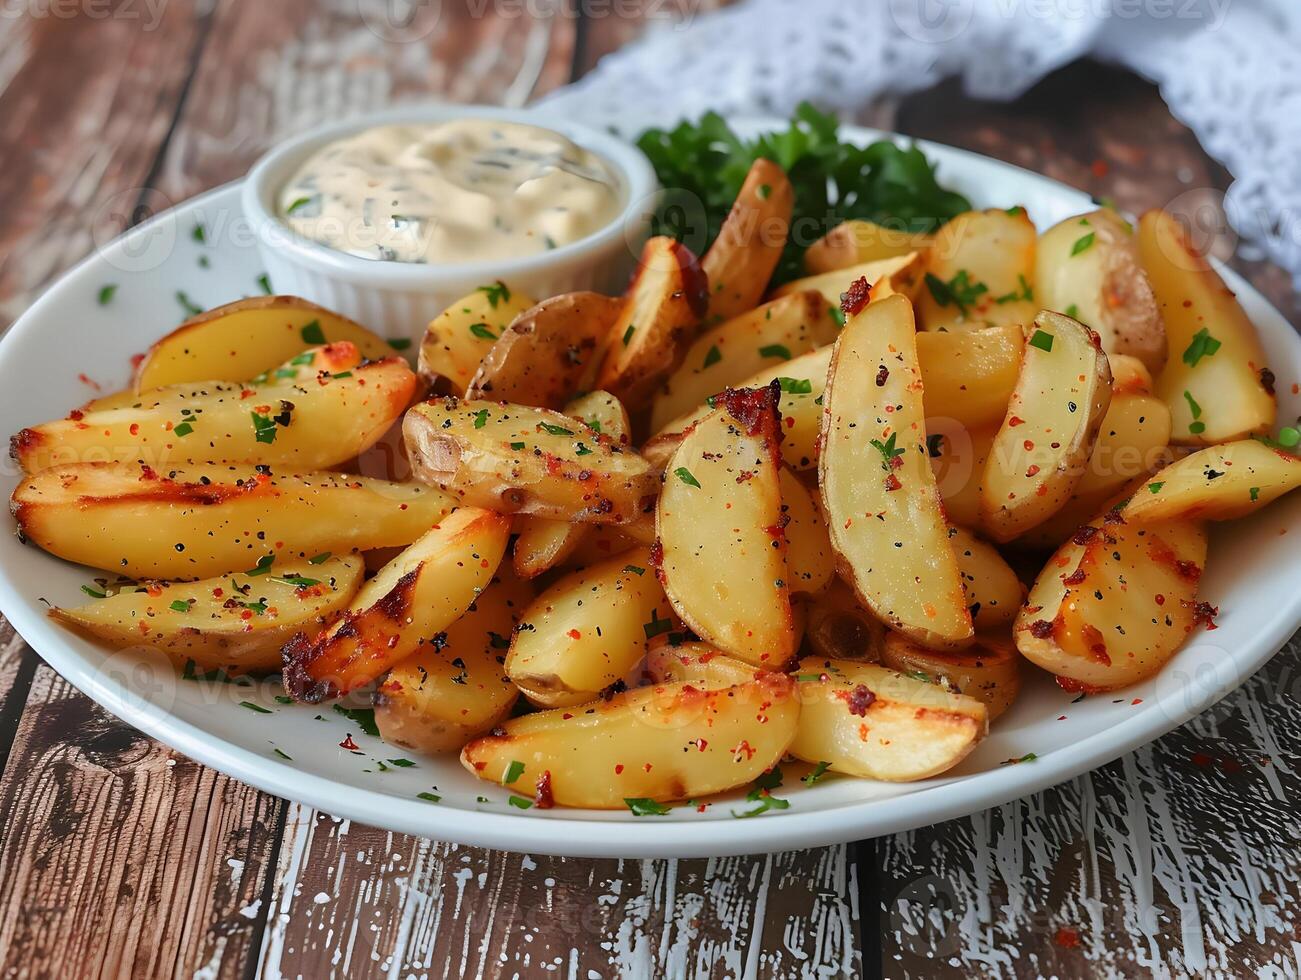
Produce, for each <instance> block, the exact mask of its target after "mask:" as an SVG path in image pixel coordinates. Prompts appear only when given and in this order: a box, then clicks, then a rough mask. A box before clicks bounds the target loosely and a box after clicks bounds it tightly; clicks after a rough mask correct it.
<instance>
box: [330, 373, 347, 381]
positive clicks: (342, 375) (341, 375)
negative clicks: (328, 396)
mask: <svg viewBox="0 0 1301 980" xmlns="http://www.w3.org/2000/svg"><path fill="white" fill-rule="evenodd" d="M351 377H352V372H351V371H340V372H339V373H338V374H332V375H330V378H331V379H332V380H334V381H338V380H339V379H341V378H351Z"/></svg>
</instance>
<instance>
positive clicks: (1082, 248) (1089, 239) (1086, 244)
mask: <svg viewBox="0 0 1301 980" xmlns="http://www.w3.org/2000/svg"><path fill="white" fill-rule="evenodd" d="M1097 237H1098V235H1097V233H1096V232H1092V231H1091V232H1089V233H1088V234H1087V235H1083V236H1081V237H1080V238H1077V239H1075V244H1074V245H1072V246H1071V255H1072V256H1076V255H1079V254H1080V253H1081V252H1087V251H1088V250H1089V249H1090V248H1092V247H1093V241H1094V239H1096V238H1097Z"/></svg>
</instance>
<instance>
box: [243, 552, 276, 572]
mask: <svg viewBox="0 0 1301 980" xmlns="http://www.w3.org/2000/svg"><path fill="white" fill-rule="evenodd" d="M275 563H276V556H275V555H263V556H262V557H261V558H259V559H258V560H257V564H256V565H254V566H253V567H252V568H250V569H249V570H248V571H247V572H245V573H244V574H245V575H265V574H266V573H267V572H269V571H271V566H272V565H274V564H275Z"/></svg>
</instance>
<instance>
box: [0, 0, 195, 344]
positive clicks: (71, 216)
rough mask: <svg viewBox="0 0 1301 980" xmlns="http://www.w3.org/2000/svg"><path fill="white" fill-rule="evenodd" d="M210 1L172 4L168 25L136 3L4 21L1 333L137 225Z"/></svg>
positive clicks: (0, 33)
mask: <svg viewBox="0 0 1301 980" xmlns="http://www.w3.org/2000/svg"><path fill="white" fill-rule="evenodd" d="M36 6H37V5H33V9H34V10H35V9H36ZM45 6H46V7H48V5H45ZM92 6H93V7H94V8H95V10H94V11H92V10H91V7H92ZM200 7H202V5H201V4H200V5H196V4H191V3H168V4H163V5H162V7H161V14H160V19H159V20H158V22H157V23H155V22H154V21H153V20H152V19H151V16H152V15H151V14H150V13H149V12H148V10H147V9H146V5H145V4H142V3H139V2H131V3H126V2H125V0H110V2H109V3H107V4H94V5H90V4H72V5H68V4H65V5H62V7H61V8H60V9H61V10H66V11H67V12H70V13H71V14H72V16H67V15H66V14H65V15H60V16H53V15H52V14H49V13H48V12H47V14H46V15H45V16H38V15H35V14H26V15H23V16H11V15H6V16H3V17H0V80H4V81H5V83H6V84H5V85H4V86H3V89H0V148H2V149H3V159H4V166H3V167H0V214H3V215H4V216H5V221H4V224H3V227H0V328H3V327H5V326H7V325H8V324H9V322H10V321H12V320H13V318H14V317H16V316H17V315H18V314H19V313H21V312H22V310H23V309H24V308H26V306H27V305H28V304H29V303H30V302H31V300H32V299H33V298H34V297H35V296H36V294H37V293H38V292H39V291H40V290H41V289H42V288H43V287H44V286H45V285H46V284H47V283H49V281H50V280H51V279H52V278H54V277H55V276H57V275H58V274H60V273H62V272H63V271H64V270H65V269H67V268H68V266H70V265H72V264H73V263H74V262H76V261H77V260H79V259H80V258H82V256H84V255H85V254H86V253H87V252H89V251H90V250H91V249H92V248H93V247H94V246H95V245H96V244H97V243H103V242H107V241H108V240H110V239H111V238H112V237H114V236H115V235H116V234H117V233H118V232H120V231H121V230H122V229H123V228H125V227H126V226H127V225H128V224H129V223H130V222H131V218H132V212H133V209H134V208H135V207H136V204H137V201H138V200H139V198H140V194H141V188H142V186H143V184H144V182H145V179H146V177H147V175H148V174H149V171H150V168H151V166H152V165H153V162H154V158H155V156H156V155H157V153H158V150H159V148H160V147H161V146H162V144H163V141H164V139H165V137H166V135H167V132H168V128H169V126H170V123H171V118H172V113H171V109H172V107H173V106H174V105H175V103H176V100H177V98H178V97H179V95H180V92H181V90H182V88H183V86H184V84H185V80H186V78H187V76H188V74H189V66H190V63H191V60H192V54H193V52H194V49H195V47H196V45H197V44H198V41H199V38H200V36H201V34H202V30H203V25H204V20H203V16H202V14H201V13H199V12H198V8H200Z"/></svg>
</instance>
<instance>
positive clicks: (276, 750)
mask: <svg viewBox="0 0 1301 980" xmlns="http://www.w3.org/2000/svg"><path fill="white" fill-rule="evenodd" d="M271 751H272V752H274V753H275V754H276V755H278V756H280V758H282V759H285V760H286V761H288V762H293V761H294V759H293V756H291V755H289V754H287V753H285V752H282V751H281V750H280V749H277V748H274V747H273V748H272V749H271Z"/></svg>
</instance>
